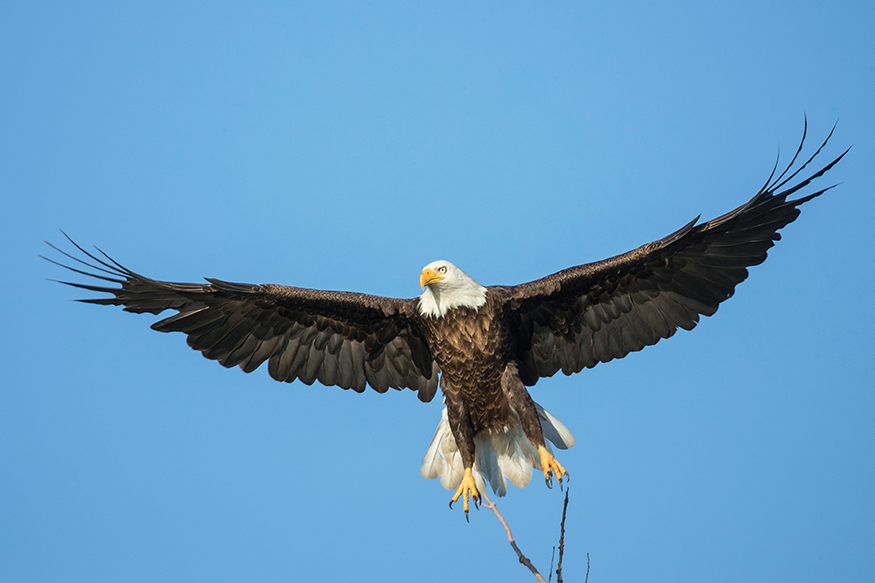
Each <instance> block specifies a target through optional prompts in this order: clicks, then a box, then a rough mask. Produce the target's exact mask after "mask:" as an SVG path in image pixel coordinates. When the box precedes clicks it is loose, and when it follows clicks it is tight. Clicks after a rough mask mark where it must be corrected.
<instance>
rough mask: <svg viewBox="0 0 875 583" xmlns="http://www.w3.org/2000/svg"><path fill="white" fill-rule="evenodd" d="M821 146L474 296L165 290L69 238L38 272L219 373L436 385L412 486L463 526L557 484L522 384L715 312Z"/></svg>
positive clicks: (447, 290)
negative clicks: (654, 230) (725, 204)
mask: <svg viewBox="0 0 875 583" xmlns="http://www.w3.org/2000/svg"><path fill="white" fill-rule="evenodd" d="M833 129H835V128H833ZM806 130H807V124H806ZM831 136H832V132H830V134H829V136H827V138H826V140H825V141H824V142H823V144H822V145H821V146H820V147H819V148H818V149H817V151H815V153H814V154H813V155H812V156H811V157H810V158H809V159H808V160H807V161H806V162H805V163H803V164H801V165H800V166H799V168H797V169H795V170H792V169H793V168H794V166H795V163H796V160H797V158H798V157H799V154H800V153H801V151H802V146H803V144H804V142H805V132H803V137H802V142H801V143H800V145H799V148H798V149H797V151H796V154H795V155H794V157H793V159H792V160H791V162H790V164H789V165H788V166H787V167H786V169H785V170H784V172H782V173H781V174H780V175H779V176H778V177H777V178H775V173H776V171H777V167H778V166H777V162H776V164H775V168H774V169H773V170H772V173H771V175H770V176H769V179H768V180H767V181H766V183H765V185H764V186H763V187H762V189H760V191H759V192H758V193H757V194H756V195H755V196H754V197H753V198H752V199H750V200H749V201H748V202H747V203H745V204H743V205H741V206H740V207H738V208H736V209H735V210H733V211H731V212H729V213H726V214H725V215H723V216H721V217H718V218H716V219H714V220H711V221H708V222H705V223H702V224H699V225H696V222H697V221H698V217H697V218H696V219H693V220H692V221H691V222H689V223H687V224H686V225H684V226H683V227H681V228H680V229H678V230H677V231H675V232H674V233H672V234H670V235H668V236H666V237H664V238H662V239H659V240H658V241H654V242H652V243H648V244H646V245H644V246H642V247H639V248H637V249H634V250H632V251H629V252H628V253H624V254H622V255H617V256H616V257H612V258H610V259H605V260H603V261H598V262H595V263H589V264H585V265H578V266H576V267H571V268H568V269H565V270H563V271H560V272H558V273H554V274H552V275H548V276H547V277H544V278H542V279H538V280H536V281H531V282H528V283H524V284H521V285H516V286H488V287H485V286H482V285H480V284H479V283H477V282H476V281H475V280H474V279H473V278H472V277H471V276H469V275H468V274H467V273H465V272H464V271H462V270H461V269H459V268H458V267H456V266H455V265H453V264H452V263H450V262H449V261H434V262H432V263H429V264H428V265H426V266H425V268H424V269H423V270H422V273H421V274H420V277H419V283H420V285H421V287H422V289H423V290H424V292H423V293H422V295H420V296H418V297H415V298H411V299H395V298H387V297H379V296H373V295H366V294H360V293H351V292H338V291H321V290H313V289H304V288H298V287H287V286H282V285H274V284H264V285H250V284H243V283H231V282H228V281H222V280H218V279H207V280H206V281H207V283H172V282H167V281H159V280H155V279H150V278H148V277H145V276H142V275H140V274H138V273H136V272H134V271H131V270H130V269H128V268H126V267H124V266H122V265H121V264H119V263H117V262H115V261H114V260H112V259H111V258H110V257H109V256H108V255H106V254H104V253H103V252H102V251H99V250H98V253H96V254H95V253H89V252H88V251H85V250H84V249H83V248H82V247H80V246H79V245H77V244H76V243H75V242H73V241H72V239H70V242H71V243H72V244H73V245H74V246H75V247H76V249H78V251H79V252H81V253H83V254H84V257H79V256H75V255H73V254H70V253H67V252H65V251H62V250H60V249H58V248H57V247H54V246H52V247H53V248H54V249H55V250H56V251H58V252H60V253H62V254H63V255H65V256H66V257H67V258H68V259H70V260H73V261H75V262H76V263H77V264H78V265H77V266H76V267H73V266H71V265H65V264H63V263H60V262H56V261H52V260H51V259H49V261H52V262H53V263H57V264H58V265H61V266H63V267H66V268H68V269H70V270H72V271H74V272H76V273H79V274H82V275H86V276H90V277H92V278H96V279H98V280H103V281H105V282H109V283H111V284H114V285H113V286H112V287H106V286H105V285H93V284H86V283H73V282H60V283H64V284H67V285H72V286H75V287H77V288H82V289H86V290H90V291H93V292H100V293H106V294H109V296H110V297H100V298H92V299H85V300H80V301H84V302H87V303H92V304H104V305H106V304H109V305H120V306H124V309H125V311H128V312H136V313H143V312H149V313H151V314H160V313H161V312H164V311H165V310H173V311H175V312H176V313H175V314H173V315H171V316H170V317H167V318H164V319H163V320H160V321H158V322H156V323H155V324H153V325H152V328H153V329H154V330H158V331H159V332H183V333H184V334H186V335H187V336H188V344H189V345H190V346H191V347H192V348H194V349H195V350H199V351H200V352H201V353H202V354H203V355H204V356H205V357H207V358H210V359H213V360H217V361H219V363H220V364H222V365H223V366H226V367H234V366H239V367H240V368H241V369H243V371H245V372H251V371H253V370H255V369H256V368H258V367H259V366H260V365H261V364H263V363H265V362H267V369H268V372H269V373H270V376H271V377H273V378H274V379H276V380H278V381H285V382H292V381H294V380H295V379H298V380H300V381H301V382H303V383H305V384H308V385H309V384H312V383H313V382H314V381H319V382H321V383H322V384H324V385H329V386H330V385H336V386H339V387H341V388H343V389H352V390H354V391H356V392H362V391H364V390H365V388H366V387H367V386H370V387H371V388H372V389H374V390H376V391H377V392H380V393H384V392H386V391H387V390H388V389H390V388H392V389H398V390H401V389H411V390H413V391H415V392H416V393H417V394H418V396H419V399H420V400H421V401H423V402H428V401H431V400H432V398H434V396H435V394H436V392H437V389H438V386H440V388H441V391H442V393H443V396H444V401H445V408H444V409H443V411H442V414H441V421H440V423H439V425H438V429H437V431H436V433H435V436H434V439H433V440H432V442H431V444H430V445H429V447H428V450H427V452H426V455H425V458H424V459H423V463H422V475H423V476H424V477H426V478H437V477H440V478H441V484H442V485H443V486H444V487H445V488H447V489H448V490H455V493H454V495H453V496H452V500H451V501H450V506H452V504H453V502H456V501H457V500H459V498H462V500H463V507H464V511H465V516H466V518H467V515H468V509H469V500H472V501H473V502H474V503H475V504H476V503H479V501H480V496H481V492H484V491H485V488H486V481H488V482H489V484H490V485H491V486H492V489H493V490H494V491H495V493H496V494H497V495H499V496H500V495H503V494H504V493H505V492H506V490H507V482H508V481H510V482H511V483H512V484H514V485H515V486H517V487H524V486H526V485H527V484H528V482H529V480H530V479H531V476H532V470H533V468H534V469H537V470H539V471H541V472H543V474H544V478H545V480H546V482H547V485H548V486H550V485H551V481H552V479H553V478H554V477H555V478H556V480H557V481H558V482H559V483H560V485H561V483H562V480H563V479H565V478H567V476H568V472H567V471H566V470H565V468H564V467H563V466H562V465H561V464H560V463H559V462H558V461H557V459H556V458H555V457H554V455H553V453H552V448H551V447H550V445H549V444H548V441H550V442H552V443H553V445H555V446H556V447H558V448H560V449H564V448H567V447H570V446H571V445H573V443H574V438H573V437H572V435H571V433H570V432H569V431H568V429H566V428H565V426H564V425H562V423H560V422H559V421H558V420H557V419H556V418H555V417H554V416H553V415H551V414H550V413H548V412H547V411H545V410H544V409H543V408H542V407H540V406H539V405H538V404H537V403H535V402H534V401H533V400H532V397H531V396H530V395H529V393H528V391H527V390H526V387H527V386H532V385H534V384H535V383H536V382H538V379H540V378H542V377H550V376H553V375H554V374H556V373H557V372H559V371H562V372H563V373H564V374H566V375H570V374H572V373H576V372H580V371H581V370H583V369H584V368H592V367H594V366H595V365H596V364H598V363H600V362H608V361H611V360H613V359H615V358H623V357H624V356H626V355H627V354H629V353H630V352H634V351H637V350H641V349H642V348H644V347H645V346H650V345H653V344H656V343H657V342H658V341H659V340H660V339H662V338H669V337H670V336H672V335H673V334H674V333H675V331H676V330H677V329H678V328H683V329H685V330H691V329H692V328H694V327H695V326H696V323H697V322H698V321H699V317H700V316H701V315H705V316H710V315H712V314H714V312H716V311H717V307H718V306H719V304H720V303H721V302H723V301H724V300H726V299H728V298H729V297H731V296H732V294H733V293H734V291H735V286H736V285H738V284H739V283H740V282H742V281H744V279H745V278H747V275H748V271H747V268H748V267H750V266H752V265H757V264H759V263H762V262H763V261H764V260H765V259H766V252H767V250H768V249H769V248H770V247H771V246H772V245H773V244H774V241H777V240H778V239H780V235H779V234H778V230H779V229H781V228H783V227H784V226H786V225H787V224H789V223H790V222H792V221H793V220H795V219H796V217H797V216H798V215H799V209H798V207H799V206H800V205H802V204H803V203H805V202H807V201H809V200H811V199H813V198H815V197H817V196H819V195H821V194H823V193H824V192H826V191H827V190H829V189H830V188H832V186H830V187H827V188H823V189H821V190H818V191H816V192H814V193H811V194H808V195H806V196H802V197H800V198H797V199H795V200H788V197H789V196H790V195H792V194H794V193H796V192H797V191H799V190H800V189H802V188H804V187H806V186H808V184H809V183H810V182H811V181H812V180H814V179H816V178H819V177H820V176H822V175H823V174H824V173H825V172H827V171H828V170H829V169H830V168H832V167H833V166H834V165H835V164H836V163H838V161H839V160H841V158H842V157H843V156H844V155H845V154H846V153H847V150H845V152H843V153H842V154H841V155H840V156H838V158H836V159H835V160H833V161H832V162H830V163H829V164H827V165H826V166H824V167H823V168H821V169H820V170H819V171H817V172H815V173H813V174H812V175H811V176H809V177H808V178H805V179H799V180H798V182H796V183H793V184H791V182H792V181H793V180H794V179H796V176H797V175H798V174H799V173H800V172H801V171H802V170H803V169H804V168H805V167H807V166H808V164H809V163H811V162H812V161H813V160H814V159H815V158H816V157H817V155H818V154H819V153H820V151H821V150H822V149H823V148H824V146H825V145H826V143H827V142H828V141H829V139H830V137H831ZM791 170H792V172H791ZM68 239H69V237H68Z"/></svg>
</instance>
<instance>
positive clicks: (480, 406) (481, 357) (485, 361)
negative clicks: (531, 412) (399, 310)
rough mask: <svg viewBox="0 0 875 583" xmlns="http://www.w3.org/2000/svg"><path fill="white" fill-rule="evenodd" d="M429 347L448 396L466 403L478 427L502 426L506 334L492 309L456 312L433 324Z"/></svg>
mask: <svg viewBox="0 0 875 583" xmlns="http://www.w3.org/2000/svg"><path fill="white" fill-rule="evenodd" d="M431 326H432V327H431V331H430V336H431V338H430V340H431V342H430V344H431V347H432V351H433V356H434V358H435V360H436V361H437V363H438V365H439V366H440V367H441V372H442V374H443V375H444V379H445V380H447V381H449V382H448V383H443V384H442V385H441V386H442V387H443V388H444V392H445V394H446V397H447V399H448V400H450V401H456V400H461V401H464V402H465V404H466V405H467V407H468V411H469V414H470V415H471V417H472V421H473V422H474V425H475V428H477V427H489V426H493V425H500V424H501V423H503V422H504V417H505V416H506V414H507V409H508V408H507V407H506V406H505V402H506V399H505V397H504V393H503V391H502V388H501V373H502V371H503V370H504V367H505V365H506V364H507V355H508V352H509V350H508V343H507V337H508V335H507V332H506V329H505V326H504V325H503V322H502V321H501V319H499V318H495V317H493V314H492V313H491V311H490V310H486V312H485V313H484V310H482V309H481V310H480V311H479V312H476V311H473V310H470V309H459V310H453V311H451V312H449V313H447V314H446V315H445V316H444V317H443V318H440V319H437V320H435V321H433V322H432V323H431Z"/></svg>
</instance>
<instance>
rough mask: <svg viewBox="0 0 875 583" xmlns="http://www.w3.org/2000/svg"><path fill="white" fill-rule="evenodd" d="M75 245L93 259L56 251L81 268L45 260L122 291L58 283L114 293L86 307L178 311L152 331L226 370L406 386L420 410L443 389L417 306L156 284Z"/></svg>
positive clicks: (238, 287)
mask: <svg viewBox="0 0 875 583" xmlns="http://www.w3.org/2000/svg"><path fill="white" fill-rule="evenodd" d="M68 239H69V237H68ZM70 242H71V243H73V245H75V246H76V248H77V249H78V250H79V251H80V252H82V253H84V254H85V256H86V257H87V259H81V258H79V257H75V256H73V255H71V254H69V253H66V252H64V251H62V250H60V249H58V248H57V247H55V246H54V245H51V244H50V245H51V246H52V248H54V249H55V250H56V251H59V252H60V253H62V254H63V255H65V256H66V257H67V258H69V259H71V260H73V261H75V262H77V263H79V264H80V265H81V266H84V268H83V269H76V268H73V267H71V266H69V265H64V264H63V263H59V262H57V261H53V260H51V259H48V260H49V261H51V262H52V263H55V264H57V265H61V266H62V267H66V268H67V269H70V270H72V271H74V272H76V273H79V274H82V275H87V276H90V277H93V278H96V279H100V280H103V281H107V282H111V283H114V284H118V285H120V286H121V287H105V286H101V285H89V284H84V283H71V282H66V281H63V282H60V283H64V284H67V285H71V286H74V287H78V288H82V289H87V290H91V291H95V292H102V293H108V294H111V295H112V297H108V298H97V299H87V300H80V301H83V302H86V303H91V304H103V305H116V306H119V305H120V306H124V309H125V311H128V312H136V313H142V312H149V313H152V314H159V313H161V312H163V311H164V310H176V311H177V314H175V315H173V316H170V317H169V318H165V319H163V320H161V321H159V322H156V323H155V324H153V325H152V328H153V329H155V330H158V331H160V332H184V333H185V334H187V335H188V344H189V346H191V347H192V348H194V349H195V350H199V351H201V352H202V353H203V355H204V356H206V357H207V358H210V359H213V360H218V361H219V363H220V364H222V365H223V366H226V367H233V366H239V367H240V368H241V369H243V371H245V372H251V371H253V370H255V369H256V368H258V367H259V366H260V365H261V364H262V363H264V362H265V361H267V367H268V371H269V372H270V376H272V377H273V378H274V379H276V380H278V381H286V382H292V381H294V380H295V379H298V380H300V381H302V382H304V383H306V384H308V385H309V384H312V383H313V382H314V381H317V380H318V381H319V382H321V383H322V384H325V385H337V386H339V387H342V388H344V389H352V390H354V391H356V392H359V393H360V392H362V391H364V390H365V385H366V384H367V385H370V386H371V387H372V388H373V389H375V390H376V391H378V392H380V393H383V392H386V391H387V390H388V389H389V388H393V389H399V390H400V389H405V388H406V389H412V390H414V391H417V392H418V394H419V399H420V400H421V401H423V402H428V401H430V400H431V399H432V398H433V397H434V395H435V392H436V391H437V386H438V373H439V368H438V366H437V363H435V362H434V360H433V359H432V356H431V351H430V350H429V348H428V345H427V344H426V341H425V339H424V336H423V333H422V330H421V329H420V327H419V324H418V320H417V318H416V316H415V315H416V306H415V300H401V299H394V298H385V297H380V296H372V295H366V294H359V293H352V292H335V291H321V290H312V289H304V288H297V287H287V286H281V285H273V284H267V285H250V284H242V283H230V282H226V281H221V280H218V279H208V280H207V281H208V282H209V283H205V284H195V283H171V282H166V281H158V280H154V279H149V278H147V277H143V276H142V275H139V274H138V273H135V272H133V271H131V270H129V269H127V268H126V267H123V266H122V265H120V264H118V263H116V262H115V261H114V260H112V259H111V258H110V257H109V256H107V255H105V254H104V255H103V259H101V258H99V257H97V256H95V255H93V254H91V253H88V252H87V251H85V250H84V249H82V248H81V247H80V246H79V245H77V244H76V243H75V242H74V241H73V240H72V239H70ZM101 253H102V252H101Z"/></svg>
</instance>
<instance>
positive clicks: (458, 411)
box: [441, 379, 480, 520]
mask: <svg viewBox="0 0 875 583" xmlns="http://www.w3.org/2000/svg"><path fill="white" fill-rule="evenodd" d="M441 381H442V384H443V379H441ZM444 394H445V395H447V401H446V404H447V420H448V421H449V422H450V430H451V431H452V432H453V438H454V439H455V440H456V446H457V447H458V448H459V454H460V455H461V456H462V465H463V466H464V468H465V475H464V476H463V477H462V483H461V484H460V485H459V488H458V489H457V490H456V493H455V495H453V499H452V500H450V508H452V507H453V503H454V502H456V501H457V500H458V499H459V498H460V497H461V498H462V508H463V509H464V510H465V520H468V510H469V508H470V507H469V505H468V499H469V498H470V499H472V500H473V501H474V505H475V506H478V507H479V505H480V492H478V491H477V484H476V483H475V481H474V471H473V468H474V426H473V425H472V424H471V417H470V416H469V415H468V408H467V407H466V406H465V403H464V402H461V401H459V402H458V403H456V402H454V400H453V399H452V398H451V397H450V396H449V394H448V393H447V391H446V388H444Z"/></svg>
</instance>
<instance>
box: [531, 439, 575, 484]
mask: <svg viewBox="0 0 875 583" xmlns="http://www.w3.org/2000/svg"><path fill="white" fill-rule="evenodd" d="M538 453H540V454H541V469H542V470H544V479H545V480H546V481H547V487H548V488H552V487H553V484H552V483H551V480H552V477H553V475H554V474H555V475H556V480H558V481H559V487H560V488H561V487H562V478H564V477H566V476H568V472H566V471H565V468H563V467H562V464H560V463H559V462H558V461H556V458H555V457H553V454H552V453H550V452H549V451H547V448H546V447H544V446H543V445H542V446H541V447H539V448H538Z"/></svg>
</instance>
